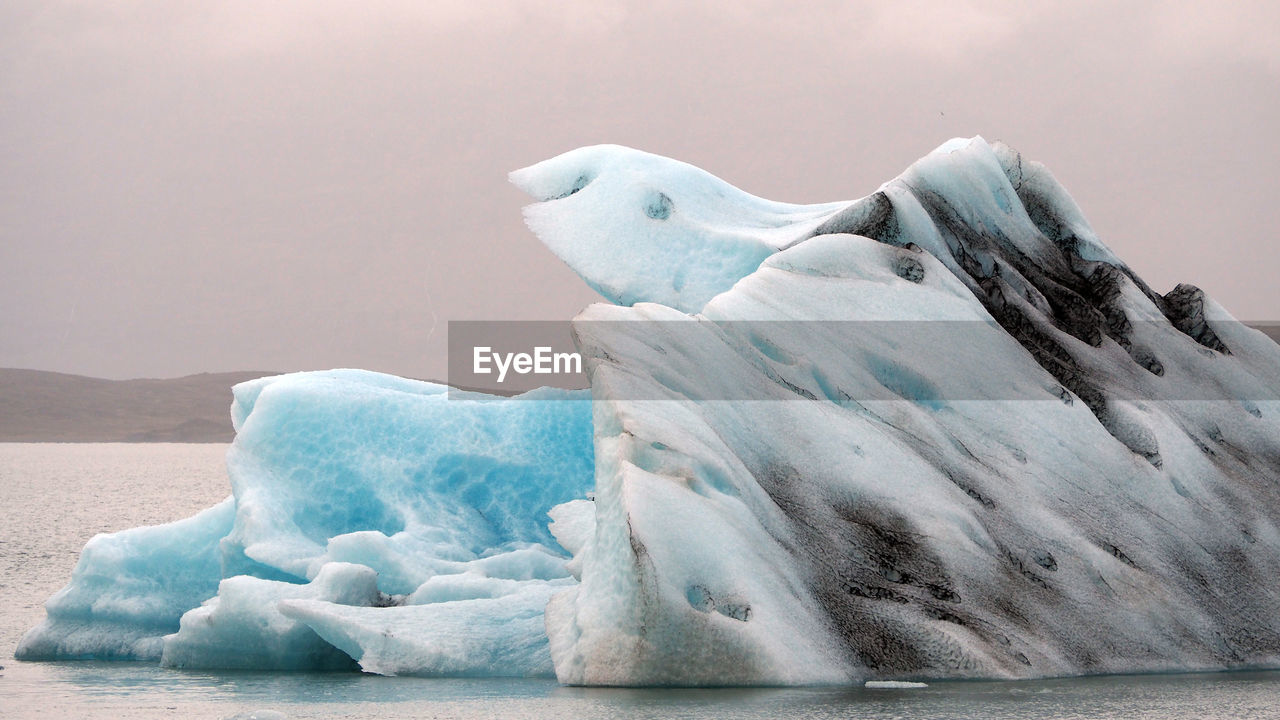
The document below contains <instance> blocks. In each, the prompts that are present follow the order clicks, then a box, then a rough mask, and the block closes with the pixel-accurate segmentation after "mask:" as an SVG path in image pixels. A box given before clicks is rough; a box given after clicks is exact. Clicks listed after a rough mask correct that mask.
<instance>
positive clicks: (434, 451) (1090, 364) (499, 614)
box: [18, 138, 1280, 687]
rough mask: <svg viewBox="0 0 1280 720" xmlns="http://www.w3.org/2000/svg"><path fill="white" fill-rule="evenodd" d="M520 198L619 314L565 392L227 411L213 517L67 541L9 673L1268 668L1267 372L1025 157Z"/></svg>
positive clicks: (367, 393) (1267, 354) (1270, 388)
mask: <svg viewBox="0 0 1280 720" xmlns="http://www.w3.org/2000/svg"><path fill="white" fill-rule="evenodd" d="M511 180H512V182H514V183H515V184H516V185H517V186H518V187H520V188H521V189H523V190H525V191H526V192H527V193H529V194H530V195H531V196H532V197H533V198H534V203H533V204H532V205H530V206H529V207H528V208H526V210H525V217H526V219H527V221H528V224H529V226H530V228H531V229H532V230H533V231H534V233H535V234H537V235H538V236H539V237H540V238H541V239H542V240H543V242H545V243H546V244H547V245H548V247H549V248H550V249H551V250H552V251H553V252H554V253H556V254H557V255H558V256H559V257H561V258H562V259H563V260H564V261H565V262H566V263H567V264H568V265H569V266H570V267H571V268H573V269H574V270H575V271H576V272H578V274H579V275H581V276H582V277H583V279H584V281H585V282H587V283H588V284H589V285H590V286H591V287H593V288H595V289H596V290H597V291H599V292H600V293H601V294H602V295H603V296H604V297H605V298H606V299H608V300H609V301H610V303H611V304H596V305H592V306H590V307H588V308H586V309H585V310H584V311H583V312H582V313H581V314H580V315H579V316H578V317H577V318H575V319H574V321H573V329H574V337H575V342H576V343H577V347H578V349H579V351H580V353H581V355H582V357H583V358H584V362H585V369H586V372H587V374H588V375H589V378H590V383H591V388H590V391H589V392H587V391H578V392H570V391H559V390H550V389H543V390H537V391H533V392H531V393H526V394H525V395H522V396H519V397H516V398H510V399H506V398H496V397H490V396H485V395H481V394H478V393H466V392H461V391H456V390H451V389H448V388H446V387H444V386H440V385H434V384H428V383H420V382H417V381H410V380H403V379H400V378H393V377H390V376H385V375H378V374H375V373H366V372H361V371H353V370H342V371H331V372H327V373H302V374H295V375H288V376H281V377H277V378H266V379H263V380H259V381H254V382H250V383H244V384H241V385H238V386H236V388H235V389H234V403H233V405H232V415H233V420H234V422H235V426H236V430H237V437H236V440H235V443H234V444H233V445H232V448H231V450H230V452H229V454H228V473H229V475H230V478H231V484H232V497H231V498H229V499H228V500H227V501H226V502H224V503H222V504H220V505H218V506H217V507H215V508H212V509H210V510H208V511H206V512H205V513H202V514H201V515H198V516H196V517H195V518H192V519H189V520H185V521H181V522H179V523H175V524H172V525H168V526H161V527H157V528H140V529H136V530H129V531H125V532H123V533H117V534H115V535H110V536H101V537H99V538H95V539H94V540H93V541H91V542H90V543H89V545H88V546H87V547H86V549H85V552H84V553H83V554H82V556H81V560H80V563H79V564H78V565H77V568H76V570H75V572H74V574H73V577H72V579H71V583H70V584H69V585H68V586H67V588H66V589H64V590H62V591H61V592H59V593H58V594H57V595H55V596H54V597H53V598H52V599H50V601H49V603H48V604H47V608H48V619H47V620H46V621H45V622H44V623H43V624H42V625H40V626H38V627H37V628H35V629H34V630H32V631H31V632H30V633H28V635H27V636H26V637H24V639H23V641H22V644H21V646H20V647H19V650H18V654H19V657H20V658H23V659H41V658H76V657H82V658H83V657H99V658H108V657H111V658H135V659H149V660H155V661H159V662H161V663H162V664H166V665H169V666H175V667H259V668H272V669H320V668H326V669H340V668H351V667H357V666H358V667H359V668H361V669H363V670H365V671H367V672H376V673H383V674H417V675H437V676H443V675H453V676H458V675H461V676H482V675H526V676H528V675H551V674H554V675H555V677H556V678H558V680H559V681H560V682H562V683H566V684H574V685H757V684H769V685H779V684H783V685H798V684H831V683H840V684H846V683H847V684H864V683H870V684H869V685H868V686H869V687H876V686H879V687H906V686H907V685H901V684H893V683H906V682H911V681H919V680H927V679H935V678H939V679H941V678H974V677H987V678H1027V677H1042V676H1054V675H1072V674H1084V673H1112V672H1152V671H1174V670H1206V669H1224V668H1236V667H1256V666H1277V665H1280V592H1277V591H1276V590H1275V588H1274V582H1273V579H1274V578H1275V577H1276V576H1277V574H1278V573H1280V512H1278V511H1277V508H1280V482H1278V481H1280V346H1278V345H1276V344H1275V343H1274V342H1272V341H1271V340H1270V339H1269V338H1267V337H1266V336H1264V335H1262V334H1261V333H1259V332H1257V331H1254V330H1251V329H1249V328H1247V327H1245V326H1243V325H1242V324H1240V323H1238V322H1236V321H1234V320H1233V319H1232V317H1231V316H1230V315H1229V314H1228V313H1227V312H1226V311H1225V310H1224V309H1223V308H1221V307H1220V306H1219V305H1217V304H1216V303H1214V302H1213V301H1212V299H1210V298H1209V297H1208V296H1206V295H1205V293H1203V292H1202V291H1201V290H1199V289H1198V288H1195V287H1194V286H1191V285H1179V286H1177V287H1175V288H1174V289H1172V290H1171V291H1169V292H1168V293H1165V294H1163V295H1161V294H1159V293H1157V292H1155V291H1154V290H1153V289H1152V288H1150V287H1149V286H1148V285H1147V284H1146V283H1144V282H1143V281H1142V280H1141V279H1140V278H1139V277H1138V276H1137V275H1136V274H1135V273H1134V272H1133V271H1132V270H1131V269H1130V268H1129V267H1128V266H1127V265H1125V264H1124V263H1123V262H1121V261H1120V259H1119V258H1117V257H1115V256H1114V254H1112V253H1111V251H1110V250H1108V249H1107V247H1106V246H1105V245H1104V244H1103V243H1102V242H1101V240H1100V239H1099V238H1098V237H1097V235H1096V233H1094V231H1093V230H1092V228H1091V227H1090V226H1089V224H1088V223H1087V221H1086V220H1085V219H1084V215H1083V213H1082V212H1081V211H1080V209H1079V208H1078V207H1077V206H1076V204H1075V203H1074V201H1073V200H1072V199H1071V197H1070V196H1069V195H1068V194H1067V192H1066V191H1065V190H1064V189H1063V188H1062V187H1061V185H1060V184H1059V183H1058V182H1057V181H1056V180H1055V179H1054V178H1053V176H1052V175H1051V174H1050V173H1049V172H1048V170H1046V169H1045V168H1044V167H1043V166H1042V165H1040V164H1038V163H1034V162H1030V161H1027V160H1025V159H1023V158H1022V156H1021V155H1020V154H1019V153H1017V152H1016V151H1014V150H1012V149H1011V148H1008V147H1007V146H1005V145H1003V144H1000V143H988V142H986V141H985V140H984V139H982V138H971V139H957V140H952V141H949V142H947V143H945V144H944V145H942V146H941V147H939V148H938V149H937V150H935V151H934V152H932V153H930V154H929V155H927V156H925V157H924V158H922V159H921V160H919V161H918V162H916V163H915V164H914V165H912V166H911V167H910V168H908V170H907V171H906V172H905V173H903V174H902V175H901V176H899V177H898V178H895V179H893V180H891V181H889V182H888V183H885V184H884V185H882V186H881V187H880V188H879V189H877V190H876V191H875V192H874V193H872V194H870V195H868V196H866V197H863V198H861V199H859V200H854V201H849V202H841V203H828V204H822V205H809V206H802V205H789V204H782V203H774V202H771V201H767V200H763V199H761V198H757V197H754V196H752V195H748V194H746V193H744V192H742V191H740V190H738V189H736V188H734V187H732V186H730V185H728V184H727V183H724V182H723V181H721V180H719V179H717V178H715V177H713V176H711V175H709V174H707V173H705V172H703V171H701V170H698V169H697V168H694V167H692V166H689V165H685V164H683V163H679V162H676V161H674V160H669V159H667V158H661V157H658V156H654V155H649V154H647V153H642V152H640V151H637V150H632V149H629V148H622V147H618V146H596V147H590V148H582V149H579V150H574V151H571V152H569V153H566V154H564V155H561V156H559V157H557V158H552V159H550V160H547V161H544V162H542V163H538V164H537V165H534V166H532V167H530V168H526V169H524V170H518V171H516V172H514V173H512V175H511ZM548 521H549V522H548ZM250 643H252V644H254V646H255V647H258V648H260V651H258V652H255V653H238V652H236V649H237V648H239V647H244V646H246V645H248V644H250ZM886 683H887V684H886ZM914 686H915V685H912V687H914Z"/></svg>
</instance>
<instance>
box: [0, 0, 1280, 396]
mask: <svg viewBox="0 0 1280 720" xmlns="http://www.w3.org/2000/svg"><path fill="white" fill-rule="evenodd" d="M798 5H799V4H797V3H792V2H773V1H771V0H753V1H751V2H742V1H741V0H740V1H739V2H734V3H719V4H712V3H685V2H659V3H646V4H644V5H643V6H641V5H639V4H635V3H623V2H594V3H578V4H572V5H570V4H565V3H550V2H546V3H531V2H515V1H514V0H511V1H508V2H489V3H478V2H461V1H453V0H449V1H443V2H433V3H417V2H400V3H394V2H382V3H340V2H308V3H300V2H297V3H291V2H281V3H248V2H244V3H239V2H231V3H172V2H118V3H109V4H108V3H96V2H56V1H50V2H33V3H7V4H5V5H4V6H2V7H0V107H3V108H4V112H3V113H0V166H2V167H3V168H4V171H3V172H2V173H0V366H20V367H36V368H43V369H56V370H63V371H69V372H80V373H86V374H93V375H103V376H110V377H127V376H142V375H160V376H166V375H177V374H183V373H188V372H197V371H202V370H230V369H242V368H263V369H281V370H289V369H301V368H318V367H330V366H360V367H368V368H372V369H379V370H385V371H390V372H395V373H399V374H405V375H411V376H418V377H423V376H440V375H442V374H443V368H444V340H445V323H446V322H447V321H448V320H449V319H484V318H491V319H499V318H501V319H533V318H543V319H560V318H567V317H570V316H572V315H573V314H574V313H575V312H576V311H577V310H578V309H580V308H581V307H582V306H584V305H585V304H587V303H588V302H592V301H593V300H594V299H595V296H594V294H593V293H591V291H590V290H588V289H587V288H586V287H585V286H584V285H583V284H582V283H581V282H580V281H579V280H578V279H577V278H576V277H575V276H574V275H573V274H572V273H571V272H569V271H568V270H567V269H566V268H564V267H563V266H562V265H561V264H560V263H559V261H558V260H556V259H555V258H554V257H553V256H551V254H550V253H549V252H546V251H545V250H543V249H542V247H541V246H540V245H539V244H538V242H537V240H536V239H535V238H534V237H533V236H532V235H531V234H530V233H529V232H528V231H527V230H526V229H525V228H524V227H523V226H522V224H521V221H520V212H519V209H520V207H521V205H523V204H524V202H525V200H524V198H523V197H522V196H521V195H520V193H519V192H518V191H516V190H515V189H514V188H512V187H510V186H509V185H507V183H506V181H505V174H506V172H507V171H509V170H511V169H514V168H517V167H521V166H524V165H528V164H531V163H533V162H536V161H538V160H541V159H543V158H545V157H549V156H551V155H554V154H557V153H560V152H563V151H565V150H568V149H571V148H573V147H576V146H579V145H585V144H592V143H598V142H617V143H622V144H626V145H632V146H635V147H640V148H643V149H646V150H650V151H653V152H658V153H662V154H666V155H671V156H674V157H677V158H680V159H682V160H686V161H688V162H692V163H694V164H696V165H700V166H702V167H704V168H706V169H707V170H709V171H711V172H714V173H716V174H718V175H720V176H721V177H723V178H725V179H726V180H728V181H730V182H732V183H734V184H736V185H739V186H740V187H743V188H744V189H746V190H748V191H750V192H753V193H755V194H758V195H763V196H765V197H770V198H775V199H779V200H788V201H794V202H818V201H826V200H839V199H852V198H854V197H858V196H861V195H865V194H866V193H868V192H871V191H873V190H874V189H875V188H876V187H877V186H878V185H879V184H880V183H881V182H883V181H885V180H888V179H890V178H891V177H893V176H894V175H896V174H897V173H898V172H900V171H901V170H902V169H903V168H905V167H906V165H908V164H909V163H910V162H911V161H913V160H914V159H916V158H917V157H919V156H920V155H923V154H924V153H926V152H928V151H929V150H930V149H932V148H933V147H934V146H936V145H937V144H939V143H941V142H942V141H943V140H946V139H947V138H949V137H952V136H968V135H974V134H982V135H984V136H986V137H988V138H989V139H1003V140H1005V141H1007V142H1009V143H1010V144H1012V145H1014V146H1015V147H1018V148H1019V149H1021V150H1022V151H1023V152H1024V154H1025V155H1027V156H1028V157H1032V158H1035V159H1038V160H1041V161H1043V162H1045V163H1046V164H1047V165H1049V167H1050V168H1051V169H1052V170H1053V171H1054V172H1055V173H1056V174H1057V175H1058V177H1059V178H1060V179H1061V180H1062V181H1063V183H1064V184H1065V185H1066V186H1067V187H1068V189H1070V190H1071V191H1072V193H1073V194H1074V195H1075V197H1076V199H1077V201H1079V202H1080V204H1081V206H1082V207H1083V208H1084V210H1085V213H1086V215H1087V216H1088V217H1089V218H1090V220H1091V221H1092V222H1093V224H1094V226H1095V228H1096V229H1097V230H1098V231H1099V233H1100V234H1101V235H1102V237H1103V239H1104V240H1105V241H1106V242H1107V243H1108V244H1110V245H1111V247H1112V248H1113V249H1114V250H1115V251H1116V252H1117V254H1119V255H1120V256H1121V257H1122V258H1124V259H1125V260H1126V261H1127V262H1129V263H1130V264H1131V265H1132V266H1133V267H1134V268H1135V269H1136V270H1137V271H1138V272H1139V273H1140V274H1142V275H1143V276H1144V277H1145V278H1146V279H1147V280H1148V281H1149V282H1151V283H1152V284H1153V285H1154V286H1155V287H1156V288H1157V289H1167V288H1169V287H1171V286H1172V285H1173V284H1174V283H1175V282H1178V281H1184V280H1185V281H1191V282H1194V283H1196V284H1199V285H1201V286H1202V287H1204V288H1205V289H1206V290H1207V291H1208V292H1209V293H1210V294H1212V295H1213V296H1215V297H1216V298H1217V299H1218V300H1219V301H1220V302H1222V303H1223V304H1224V305H1226V306H1227V308H1228V309H1230V310H1231V311H1232V312H1233V313H1235V314H1236V316H1237V317H1240V318H1242V319H1275V318H1277V316H1278V310H1280V289H1278V288H1277V284H1276V283H1275V281H1274V278H1276V277H1280V253H1278V252H1277V251H1276V236H1275V231H1274V229H1273V228H1275V227H1277V225H1280V208H1278V207H1277V204H1276V203H1275V202H1274V201H1273V200H1272V197H1271V196H1272V195H1274V194H1275V191H1276V189H1277V187H1280V182H1278V175H1280V143H1277V141H1276V138H1275V132H1274V130H1275V128H1277V127H1280V82H1278V81H1280V46H1277V44H1276V43H1275V42H1274V38H1275V37H1276V35H1277V33H1278V32H1280V17H1278V15H1280V13H1278V12H1277V10H1276V9H1274V6H1273V5H1272V4H1269V3H1238V4H1233V5H1231V9H1230V10H1229V11H1228V10H1217V11H1210V10H1207V9H1205V6H1202V5H1198V4H1175V5H1168V4H1164V3H1159V4H1157V3H1125V4H1122V5H1121V4H1116V3H1100V2H1082V3H1069V4H1061V5H1053V4H1047V3H1046V4H1042V3H976V2H975V3H968V4H963V3H923V2H899V3H839V2H830V3H809V4H805V5H804V7H803V9H801V8H799V7H797V6H798Z"/></svg>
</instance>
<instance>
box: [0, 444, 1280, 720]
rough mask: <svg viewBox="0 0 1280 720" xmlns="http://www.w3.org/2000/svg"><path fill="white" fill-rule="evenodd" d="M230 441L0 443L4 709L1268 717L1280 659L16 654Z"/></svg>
mask: <svg viewBox="0 0 1280 720" xmlns="http://www.w3.org/2000/svg"><path fill="white" fill-rule="evenodd" d="M226 448H227V446H225V445H207V444H202V445H180V444H3V443H0V665H3V666H4V667H3V669H0V718H4V719H6V720H8V719H10V718H12V719H15V720H16V719H20V718H42V719H43V718H122V719H128V718H138V719H150V718H230V717H237V716H239V717H242V718H248V717H254V716H256V717H259V718H281V717H287V718H381V717H397V718H530V719H532V720H540V719H542V718H646V719H648V718H652V719H655V720H656V719H659V718H690V719H693V720H698V719H702V718H762V719H767V720H782V719H784V718H878V719H879V718H883V719H886V720H887V719H889V718H895V719H897V718H900V719H908V718H982V719H990V720H999V719H1002V718H1010V719H1013V718H1017V719H1019V720H1023V719H1025V720H1033V719H1037V718H1126V719H1128V718H1169V719H1172V718H1275V717H1280V672H1237V673H1220V674H1195V675H1143V676H1109V677H1091V678H1074V679H1064V680H1044V681H1020V682H945V683H931V684H930V685H929V687H926V688H917V689H893V690H870V689H864V688H799V689H791V688H783V689H775V688H761V689H745V690H744V689H737V690H671V689H595V688H568V687H561V686H559V685H557V684H556V683H555V682H554V681H551V680H509V679H494V680H433V679H426V678H389V677H379V676H375V675H363V674H358V673H254V672H234V673H231V672H218V673H210V672H190V671H178V670H166V669H162V668H159V667H155V666H152V665H148V664H142V663H103V662H67V663H20V662H17V661H16V660H14V659H13V650H14V648H15V647H16V645H17V643H18V639H19V638H20V637H21V636H22V633H23V632H25V631H26V629H27V628H29V627H31V626H32V625H34V624H36V623H37V622H39V621H40V619H41V618H42V617H43V614H44V610H43V603H44V600H45V599H46V598H47V597H48V596H49V595H51V594H52V593H54V592H55V591H57V590H58V589H59V588H60V587H62V585H63V584H64V583H65V582H66V581H67V579H68V578H69V577H70V575H71V569H72V567H73V566H74V565H75V562H76V558H77V557H78V555H79V552H80V548H81V547H83V545H84V543H85V542H86V541H87V540H88V539H89V538H90V537H92V536H93V535H94V534H96V533H100V532H111V531H115V530H123V529H125V528H129V527H134V526H137V525H144V524H154V523H159V522H167V521H171V520H178V519H181V518H184V517H187V516H189V515H191V514H193V513H195V512H196V511H198V510H201V509H203V508H205V507H208V506H210V505H213V504H214V503H216V502H218V501H219V500H221V499H222V498H224V497H225V496H226V495H228V494H229V492H230V487H229V484H228V481H227V478H226V471H225V468H224V465H223V456H224V455H225V453H226Z"/></svg>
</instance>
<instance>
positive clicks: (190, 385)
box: [0, 368, 278, 442]
mask: <svg viewBox="0 0 1280 720" xmlns="http://www.w3.org/2000/svg"><path fill="white" fill-rule="evenodd" d="M276 374H278V373H274V372H259V371H244V372H229V373H202V374H200V375H188V376H187V377H181V378H173V379H167V380H152V379H145V380H103V379H101V378H91V377H85V376H83V375H67V374H64V373H55V372H46V371H43V370H19V369H8V368H0V442H231V439H232V437H233V436H234V433H233V432H232V429H231V412H230V408H231V386H232V385H235V384H236V383H239V382H244V381H245V380H252V379H254V378H259V377H263V376H265V375H276Z"/></svg>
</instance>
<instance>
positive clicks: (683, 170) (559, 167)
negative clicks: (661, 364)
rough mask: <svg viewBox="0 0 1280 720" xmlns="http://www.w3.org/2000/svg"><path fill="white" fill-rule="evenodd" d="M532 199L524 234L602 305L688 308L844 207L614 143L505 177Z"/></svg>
mask: <svg viewBox="0 0 1280 720" xmlns="http://www.w3.org/2000/svg"><path fill="white" fill-rule="evenodd" d="M511 182H512V183H514V184H515V185H516V186H517V187H519V188H520V189H521V190H523V191H525V192H526V193H528V194H530V195H532V196H533V197H534V198H535V199H537V200H538V202H537V203H535V204H533V205H530V206H528V207H526V208H525V209H524V217H525V221H526V222H527V223H528V225H529V227H530V229H532V230H533V232H534V233H535V234H537V236H538V237H539V238H540V239H541V240H542V242H543V243H545V244H546V245H547V247H548V248H550V249H551V251H552V252H554V253H555V254H556V255H557V256H559V257H560V259H561V260H564V261H565V262H566V263H568V265H569V267H571V268H573V269H574V271H575V272H577V273H578V274H579V275H581V276H582V278H583V279H584V280H586V282H587V284H588V285H590V286H591V287H592V288H593V289H595V290H596V292H599V293H600V294H601V295H603V296H604V297H606V298H608V300H609V301H610V302H614V303H619V304H622V305H632V304H634V303H637V302H642V301H643V302H657V303H662V304H664V305H669V306H671V307H674V308H677V309H679V310H684V311H686V312H697V311H698V310H701V309H702V306H703V305H705V304H706V302H707V301H708V300H710V299H711V298H712V297H714V296H716V295H718V294H720V293H722V292H724V291H725V290H728V289H729V288H730V287H732V286H733V284H734V283H735V282H737V281H738V280H739V279H740V278H742V277H743V276H745V275H748V274H750V273H751V272H752V271H753V270H755V269H756V268H757V267H759V266H760V263H761V262H762V261H763V260H764V259H765V258H766V257H768V256H769V255H771V254H772V253H774V252H776V251H777V250H778V248H780V247H783V246H785V245H787V244H788V243H791V242H793V241H795V240H796V239H798V238H802V237H806V236H808V235H810V234H812V232H813V229H814V228H816V227H817V226H818V225H819V224H821V222H822V221H823V220H824V219H825V218H827V217H829V216H830V215H831V214H833V213H835V212H837V211H838V210H840V209H842V208H844V207H846V206H847V205H848V203H847V202H844V203H828V204H824V205H791V204H788V203H780V202H774V201H772V200H765V199H763V198H758V197H756V196H754V195H750V194H748V193H745V192H743V191H742V190H739V189H738V188H736V187H734V186H732V185H730V184H729V183H726V182H725V181H723V180H721V179H720V178H718V177H715V176H714V175H711V174H710V173H708V172H706V171H704V170H700V169H698V168H696V167H694V166H692V165H688V164H685V163H682V162H679V161H676V160H672V159H670V158H665V157H662V156H660V155H651V154H649V153H646V152H641V151H639V150H633V149H631V148H627V147H622V146H620V145H596V146H592V147H584V148H579V149H577V150H573V151H570V152H567V153H565V154H563V155H559V156H557V157H554V158H551V159H550V160H544V161H542V162H540V163H538V164H536V165H533V166H531V167H527V168H524V169H522V170H516V171H515V172H513V173H511Z"/></svg>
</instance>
